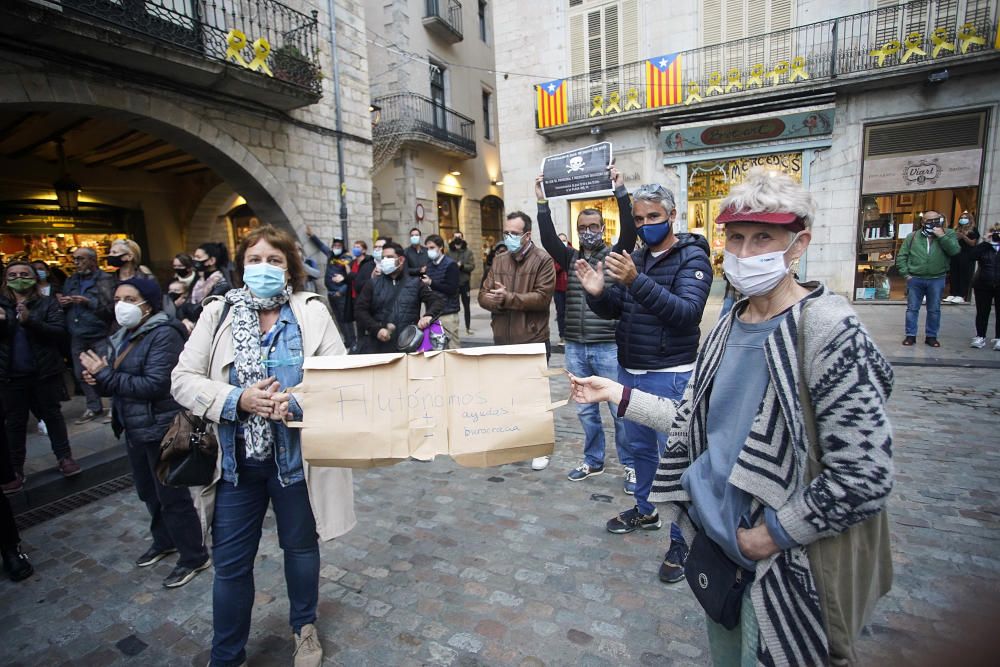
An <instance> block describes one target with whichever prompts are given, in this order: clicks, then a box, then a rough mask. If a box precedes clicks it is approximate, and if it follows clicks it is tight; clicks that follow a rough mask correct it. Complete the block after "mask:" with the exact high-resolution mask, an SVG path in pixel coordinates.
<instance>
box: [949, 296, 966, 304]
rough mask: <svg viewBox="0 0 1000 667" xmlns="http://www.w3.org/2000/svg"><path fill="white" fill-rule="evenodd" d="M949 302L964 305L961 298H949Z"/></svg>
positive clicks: (963, 300)
mask: <svg viewBox="0 0 1000 667" xmlns="http://www.w3.org/2000/svg"><path fill="white" fill-rule="evenodd" d="M951 302H952V303H965V299H964V298H963V297H960V296H953V297H951Z"/></svg>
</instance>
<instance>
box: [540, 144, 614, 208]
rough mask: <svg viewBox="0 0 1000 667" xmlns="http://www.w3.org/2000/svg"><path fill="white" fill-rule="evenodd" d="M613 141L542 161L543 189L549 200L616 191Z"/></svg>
mask: <svg viewBox="0 0 1000 667" xmlns="http://www.w3.org/2000/svg"><path fill="white" fill-rule="evenodd" d="M611 158H612V156H611V143H610V142H608V141H603V142H601V143H599V144H594V145H592V146H586V147H584V148H578V149H576V150H572V151H569V152H567V153H560V154H559V155H550V156H549V157H547V158H545V159H544V160H542V191H543V192H544V193H545V198H546V199H552V198H554V197H575V196H579V195H589V194H597V195H602V196H603V195H607V194H609V193H610V192H612V188H611V176H610V174H609V173H608V167H610V166H611Z"/></svg>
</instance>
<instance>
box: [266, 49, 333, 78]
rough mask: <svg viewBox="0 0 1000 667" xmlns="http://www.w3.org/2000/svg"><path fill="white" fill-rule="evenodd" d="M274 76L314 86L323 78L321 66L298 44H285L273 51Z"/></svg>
mask: <svg viewBox="0 0 1000 667" xmlns="http://www.w3.org/2000/svg"><path fill="white" fill-rule="evenodd" d="M271 62H272V64H273V71H274V77H275V78H276V79H281V80H282V81H287V82H289V83H294V84H295V85H297V86H303V87H305V88H313V87H314V86H315V85H316V82H317V80H319V79H321V78H322V73H321V72H320V70H319V68H318V67H317V66H316V65H314V64H313V63H312V62H311V61H310V60H309V59H308V58H306V57H305V56H304V55H303V54H302V52H301V51H299V49H298V47H297V46H294V45H292V44H285V45H283V46H280V47H278V48H277V49H275V50H274V51H273V52H272V53H271Z"/></svg>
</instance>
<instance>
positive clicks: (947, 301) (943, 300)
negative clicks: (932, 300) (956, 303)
mask: <svg viewBox="0 0 1000 667" xmlns="http://www.w3.org/2000/svg"><path fill="white" fill-rule="evenodd" d="M954 298H955V297H953V296H946V297H945V298H943V299H941V303H951V302H952V300H954Z"/></svg>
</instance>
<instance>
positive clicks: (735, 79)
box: [726, 67, 743, 93]
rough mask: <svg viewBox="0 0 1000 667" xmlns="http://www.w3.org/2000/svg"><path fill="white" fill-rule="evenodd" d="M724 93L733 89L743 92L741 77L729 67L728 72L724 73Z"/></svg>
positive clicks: (738, 72)
mask: <svg viewBox="0 0 1000 667" xmlns="http://www.w3.org/2000/svg"><path fill="white" fill-rule="evenodd" d="M726 81H727V82H728V83H726V92H727V93H728V92H730V91H732V90H733V89H734V88H735V89H736V90H743V75H742V73H741V72H740V71H739V70H738V69H737V68H735V67H730V68H729V71H728V72H726Z"/></svg>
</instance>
